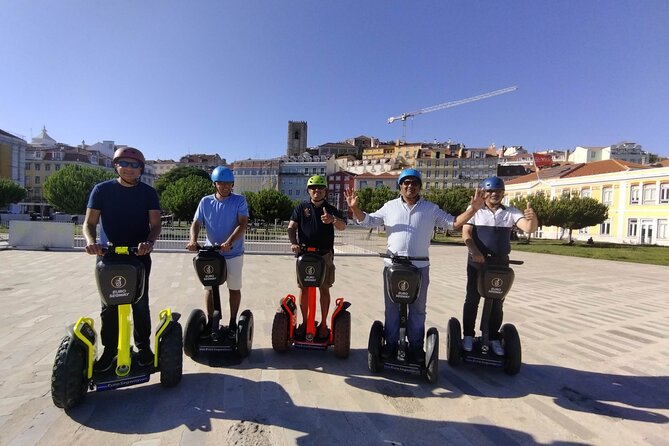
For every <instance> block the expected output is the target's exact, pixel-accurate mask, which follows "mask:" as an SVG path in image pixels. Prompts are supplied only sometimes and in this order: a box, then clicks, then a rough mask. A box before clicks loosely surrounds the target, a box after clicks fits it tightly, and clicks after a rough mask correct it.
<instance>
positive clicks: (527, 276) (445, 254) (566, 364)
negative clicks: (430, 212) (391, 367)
mask: <svg viewBox="0 0 669 446" xmlns="http://www.w3.org/2000/svg"><path fill="white" fill-rule="evenodd" d="M513 257H514V258H517V259H520V260H525V262H526V263H525V264H524V265H522V266H517V267H515V271H516V282H515V285H514V289H513V290H512V291H511V293H510V294H509V296H508V297H507V300H506V304H505V320H506V321H507V322H513V323H514V324H516V326H517V328H518V330H519V332H520V336H521V340H522V347H523V368H522V369H521V371H520V373H519V374H518V375H516V376H514V377H509V376H507V375H505V374H504V373H503V372H502V371H501V370H498V369H492V368H482V367H476V366H473V365H463V366H459V367H458V368H451V367H449V365H448V364H447V362H446V360H445V358H446V348H445V343H446V324H447V321H448V319H449V318H450V317H451V316H457V317H458V319H461V307H462V301H463V296H464V287H465V251H464V248H463V247H456V246H433V247H432V248H431V259H432V263H433V265H432V268H431V284H430V288H429V298H428V299H429V300H428V317H427V326H428V327H430V326H436V327H437V328H438V329H439V332H440V337H441V341H440V357H441V358H442V359H441V360H440V364H439V367H440V377H439V382H438V384H437V385H431V384H429V383H428V382H427V381H424V380H422V379H418V378H413V377H411V376H409V375H404V374H400V373H398V372H384V373H382V374H380V375H372V374H370V372H369V371H368V369H367V352H366V348H367V338H368V335H369V329H370V327H371V324H372V322H373V321H374V320H375V319H382V315H383V306H382V298H381V291H382V282H381V271H382V259H380V258H375V257H343V256H340V257H337V258H336V261H335V262H336V266H337V281H336V283H335V286H334V288H333V292H332V296H333V298H336V297H340V296H341V297H345V298H346V299H347V300H349V301H350V302H351V303H352V306H351V307H350V309H349V310H350V312H351V314H352V336H351V338H352V340H351V355H350V357H349V358H347V359H344V360H340V359H337V358H335V357H334V353H333V351H332V350H331V349H330V350H328V351H325V352H320V351H304V350H292V351H289V352H288V353H287V354H284V355H279V354H277V353H275V352H274V351H273V350H272V348H271V340H270V332H271V325H272V318H273V316H274V313H275V311H276V308H277V304H278V301H279V299H280V298H281V297H283V296H285V295H286V294H287V293H295V291H296V285H295V281H294V259H293V258H292V257H291V256H260V255H247V256H246V258H245V265H244V286H243V290H242V293H243V300H242V309H245V308H249V309H251V310H252V311H253V314H254V316H255V339H254V343H253V351H252V352H251V355H250V357H249V358H247V359H245V360H242V361H241V362H240V361H238V360H234V359H232V358H229V357H225V358H218V357H208V358H207V357H206V358H205V359H203V360H201V362H195V361H193V360H192V359H190V358H187V357H185V358H184V377H183V380H182V382H181V383H180V384H179V386H178V387H176V388H173V389H163V388H162V387H161V385H160V382H159V378H158V376H157V375H153V376H152V379H151V381H150V382H149V383H146V384H143V385H140V386H136V387H128V388H124V389H121V390H116V391H110V392H100V393H89V394H88V395H87V397H86V399H85V400H84V402H83V404H81V405H80V406H78V407H76V408H75V409H73V410H71V411H70V412H69V413H66V412H64V411H63V410H60V409H58V408H56V407H55V406H54V405H53V403H52V401H51V395H50V377H51V368H52V364H53V359H54V355H55V352H56V348H57V347H58V344H59V342H60V339H61V338H62V336H63V335H64V327H65V326H66V325H67V324H70V323H73V322H74V321H75V320H76V319H77V318H78V317H80V316H90V317H93V318H95V320H96V326H98V325H97V324H99V322H98V321H99V314H98V312H99V305H98V297H97V292H96V288H95V282H94V279H93V264H94V259H93V258H92V257H89V256H86V255H85V254H83V253H82V252H54V251H16V250H4V251H0V305H1V308H2V311H1V313H0V314H1V316H0V371H1V375H0V432H1V434H0V444H1V445H32V444H43V445H54V444H68V445H69V444H84V442H86V443H87V444H95V445H100V444H110V445H111V444H113V445H142V446H154V445H155V446H157V445H160V446H163V445H202V444H210V445H214V444H216V445H222V444H236V445H292V444H305V445H306V444H308V445H311V444H323V445H326V444H340V445H345V444H353V445H358V444H364V445H367V444H369V445H379V444H395V445H399V444H402V445H442V444H454V445H500V444H504V445H506V444H512V445H513V444H521V445H524V444H562V445H564V444H574V445H576V444H578V445H581V444H601V445H609V444H625V445H630V444H651V445H661V444H665V445H666V444H669V435H667V432H669V429H667V424H668V422H669V376H668V375H669V348H668V347H669V334H668V332H667V327H668V326H669V300H668V299H667V287H666V283H667V279H668V278H669V268H667V267H659V266H650V265H638V264H631V263H621V262H609V261H597V260H588V259H579V258H571V257H559V256H548V255H541V254H529V253H516V254H514V256H513ZM153 258H154V261H153V265H154V268H153V272H152V275H151V308H152V316H153V320H154V323H155V321H156V320H157V315H158V312H159V311H160V309H162V308H164V307H166V306H170V307H171V308H172V309H173V310H174V311H178V312H181V313H182V315H183V316H182V319H181V322H182V324H185V321H186V318H187V316H188V314H189V313H190V311H191V310H192V309H193V308H195V307H199V308H201V307H202V306H203V302H202V290H201V287H200V285H199V283H198V282H197V280H196V277H195V273H194V271H193V267H192V261H191V260H192V254H189V253H156V254H154V255H153ZM226 294H227V293H225V294H224V295H226ZM224 309H226V310H227V306H226V307H224ZM226 314H227V313H225V312H224V315H226Z"/></svg>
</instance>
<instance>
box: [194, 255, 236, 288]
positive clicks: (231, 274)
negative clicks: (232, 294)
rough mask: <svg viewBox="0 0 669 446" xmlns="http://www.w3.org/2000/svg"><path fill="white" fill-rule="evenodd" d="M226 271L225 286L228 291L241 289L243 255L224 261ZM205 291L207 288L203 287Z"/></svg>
mask: <svg viewBox="0 0 669 446" xmlns="http://www.w3.org/2000/svg"><path fill="white" fill-rule="evenodd" d="M225 264H226V269H227V270H228V278H227V279H226V281H225V284H226V285H227V286H228V290H230V291H239V290H241V289H242V267H243V266H244V255H243V254H242V255H240V256H236V257H230V258H227V259H225ZM202 288H204V289H205V290H206V289H208V288H209V287H205V286H203V287H202Z"/></svg>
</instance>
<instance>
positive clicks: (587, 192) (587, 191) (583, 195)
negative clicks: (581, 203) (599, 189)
mask: <svg viewBox="0 0 669 446" xmlns="http://www.w3.org/2000/svg"><path fill="white" fill-rule="evenodd" d="M590 196H591V191H590V189H581V198H586V197H590Z"/></svg>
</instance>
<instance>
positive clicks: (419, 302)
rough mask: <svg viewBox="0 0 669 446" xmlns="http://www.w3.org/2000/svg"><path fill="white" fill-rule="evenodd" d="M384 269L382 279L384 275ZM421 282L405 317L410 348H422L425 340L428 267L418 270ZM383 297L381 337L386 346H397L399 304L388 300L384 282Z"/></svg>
mask: <svg viewBox="0 0 669 446" xmlns="http://www.w3.org/2000/svg"><path fill="white" fill-rule="evenodd" d="M386 269H387V267H386V268H384V271H383V273H384V277H385V274H386V271H385V270H386ZM418 270H419V271H420V274H421V277H422V281H421V285H420V291H419V292H418V297H417V298H416V300H415V301H414V302H413V303H412V304H411V305H409V315H408V317H407V338H409V345H410V346H411V348H419V347H420V348H422V347H423V340H424V338H425V315H426V312H425V309H426V307H427V287H428V285H429V284H430V267H429V266H426V267H425V268H418ZM383 295H384V299H385V304H386V322H385V324H384V327H383V337H384V338H385V340H386V344H389V345H393V346H395V345H397V343H398V342H399V339H400V309H399V304H396V303H395V302H393V301H392V300H390V295H389V294H388V288H387V286H386V281H385V280H384V281H383Z"/></svg>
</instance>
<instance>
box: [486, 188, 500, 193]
mask: <svg viewBox="0 0 669 446" xmlns="http://www.w3.org/2000/svg"><path fill="white" fill-rule="evenodd" d="M486 192H488V193H489V194H494V193H498V194H503V193H504V189H488V190H487V191H486Z"/></svg>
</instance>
